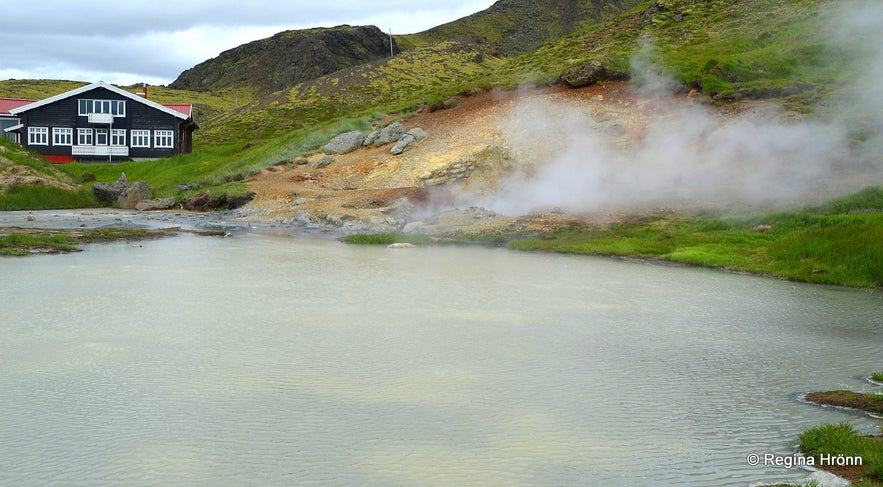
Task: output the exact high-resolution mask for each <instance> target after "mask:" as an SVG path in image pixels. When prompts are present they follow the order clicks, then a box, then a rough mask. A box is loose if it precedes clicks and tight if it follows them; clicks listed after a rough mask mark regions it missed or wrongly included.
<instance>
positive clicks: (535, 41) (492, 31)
mask: <svg viewBox="0 0 883 487" xmlns="http://www.w3.org/2000/svg"><path fill="white" fill-rule="evenodd" d="M638 3H640V1H639V0H600V1H599V0H595V1H589V0H578V1H573V0H501V1H498V2H496V3H494V4H493V5H491V7H490V8H488V9H486V10H483V11H481V12H478V13H475V14H472V15H470V16H468V17H464V18H462V19H458V20H455V21H453V22H449V23H447V24H443V25H439V26H437V27H433V28H431V29H429V30H427V31H424V32H420V33H417V34H410V35H403V36H397V37H396V39H397V40H398V41H399V43H400V44H401V45H402V47H404V48H410V47H417V46H425V45H428V44H432V43H436V42H443V41H452V40H456V41H461V42H463V41H465V42H474V41H477V40H482V41H485V42H490V43H491V44H493V45H494V46H495V48H496V49H497V50H498V51H499V53H500V54H502V55H506V56H517V55H521V54H525V53H528V52H531V51H533V50H535V49H536V48H538V47H539V46H540V45H542V44H544V43H546V42H550V41H554V40H557V39H560V38H561V37H563V36H565V35H567V34H569V33H571V32H574V31H576V30H578V29H580V28H584V27H587V26H589V25H592V24H596V23H598V22H600V21H602V20H604V19H605V18H608V17H613V16H615V15H617V14H619V13H621V12H622V11H623V10H626V9H628V8H631V7H633V6H635V5H636V4H638Z"/></svg>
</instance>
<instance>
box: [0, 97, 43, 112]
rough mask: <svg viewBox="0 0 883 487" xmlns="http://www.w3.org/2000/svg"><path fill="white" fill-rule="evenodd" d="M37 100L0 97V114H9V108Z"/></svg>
mask: <svg viewBox="0 0 883 487" xmlns="http://www.w3.org/2000/svg"><path fill="white" fill-rule="evenodd" d="M35 101H37V100H22V99H20V98H0V115H7V116H8V115H10V113H9V110H12V109H14V108H18V107H23V106H25V105H27V104H29V103H34V102H35Z"/></svg>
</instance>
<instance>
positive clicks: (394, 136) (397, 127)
mask: <svg viewBox="0 0 883 487" xmlns="http://www.w3.org/2000/svg"><path fill="white" fill-rule="evenodd" d="M407 132H408V129H406V128H405V126H404V125H402V124H401V123H400V122H395V123H391V124H389V125H387V126H386V127H384V128H383V130H381V131H380V135H378V136H377V140H376V141H374V144H375V145H386V144H389V143H392V142H396V141H397V140H399V139H401V138H402V136H403V135H405V133H407Z"/></svg>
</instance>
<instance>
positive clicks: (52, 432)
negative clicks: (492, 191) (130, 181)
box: [0, 234, 883, 486]
mask: <svg viewBox="0 0 883 487" xmlns="http://www.w3.org/2000/svg"><path fill="white" fill-rule="evenodd" d="M0 303H2V316H3V319H2V320H0V323H2V324H0V336H2V341H0V484H3V485H120V484H123V485H170V484H181V483H184V484H193V485H378V486H380V485H500V486H503V485H537V486H540V485H567V486H569V485H607V486H617V485H623V486H632V485H695V486H707V485H748V484H750V483H753V482H756V481H760V480H775V479H781V478H793V477H799V476H802V475H805V474H806V473H805V472H800V471H796V470H786V469H782V468H776V467H771V466H770V467H764V466H751V465H748V464H747V463H746V461H745V457H746V456H747V455H748V454H749V453H760V454H763V453H765V452H774V453H779V454H791V453H792V452H793V451H794V445H795V443H796V441H797V440H796V437H797V435H798V434H799V433H800V432H802V431H803V430H804V429H806V428H809V427H813V426H817V425H819V424H821V423H824V422H841V421H849V422H851V423H853V424H855V425H856V426H857V427H859V428H860V429H862V430H865V431H868V432H872V431H873V427H874V424H875V423H874V422H873V421H871V420H869V419H866V418H864V417H862V416H860V415H856V414H849V413H845V412H842V411H837V410H832V409H823V408H819V407H814V406H810V405H806V404H802V403H800V402H799V401H798V400H797V396H798V395H799V394H800V393H801V392H806V391H811V390H828V389H834V388H847V387H849V388H854V389H858V390H875V389H874V388H873V387H872V386H871V385H870V384H868V383H866V382H865V381H864V380H863V379H862V377H863V376H865V375H867V374H868V373H870V372H872V371H875V370H879V369H880V368H881V363H880V357H881V356H883V353H881V352H883V313H881V311H883V293H880V292H879V291H864V290H851V289H844V288H837V287H825V286H811V285H804V284H795V283H789V282H783V281H778V280H774V279H766V278H759V277H751V276H742V275H734V274H727V273H722V272H716V271H711V270H703V269H690V268H670V267H661V266H652V265H645V264H638V263H630V262H622V261H615V260H607V259H595V258H587V257H567V256H560V255H542V254H529V253H516V252H510V251H506V250H502V249H485V248H420V249H408V250H388V249H385V248H373V247H368V248H366V247H358V246H349V245H346V244H342V243H339V242H334V241H324V240H316V239H308V238H282V237H271V236H266V235H264V236H261V235H250V234H246V235H236V236H234V237H232V238H207V237H196V236H190V235H183V236H180V237H175V238H170V239H165V240H160V241H150V242H140V243H113V244H103V245H95V246H90V247H88V248H87V250H86V251H85V252H82V253H77V254H70V255H57V256H40V257H31V258H16V259H10V258H7V259H0Z"/></svg>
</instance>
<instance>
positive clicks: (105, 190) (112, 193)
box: [92, 173, 129, 203]
mask: <svg viewBox="0 0 883 487" xmlns="http://www.w3.org/2000/svg"><path fill="white" fill-rule="evenodd" d="M128 187H129V180H128V179H127V178H126V173H122V174H120V177H119V178H118V179H117V180H116V181H115V182H113V183H94V184H93V185H92V193H93V194H94V195H95V197H96V198H98V201H104V202H107V203H112V202H114V201H116V200H117V199H118V198H119V197H120V195H121V194H123V191H125V190H126V188H128Z"/></svg>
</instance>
